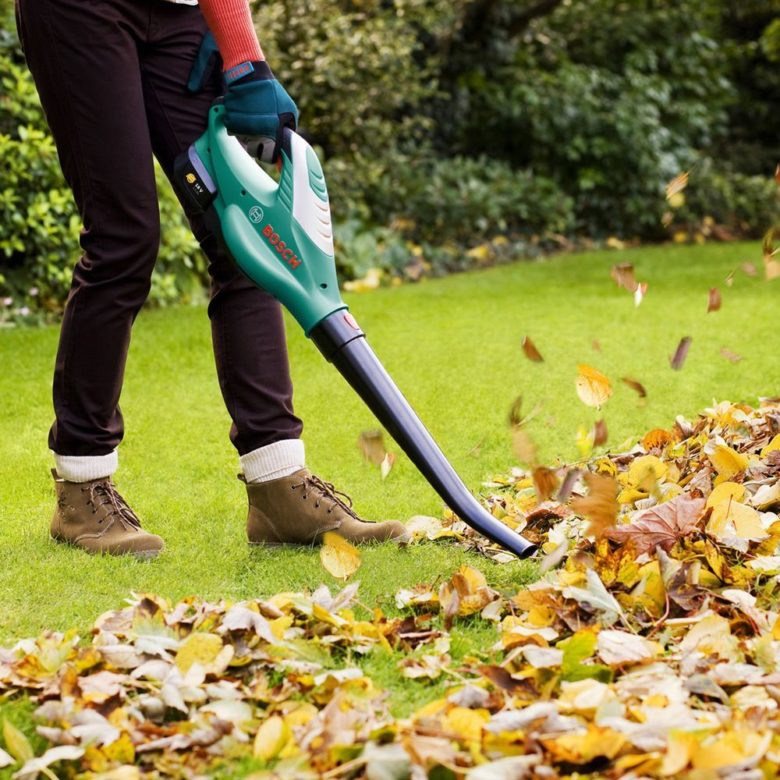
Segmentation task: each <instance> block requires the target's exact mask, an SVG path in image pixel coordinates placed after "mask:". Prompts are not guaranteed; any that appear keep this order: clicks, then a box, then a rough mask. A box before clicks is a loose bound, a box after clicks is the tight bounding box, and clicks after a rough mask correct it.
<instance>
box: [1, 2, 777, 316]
mask: <svg viewBox="0 0 780 780" xmlns="http://www.w3.org/2000/svg"><path fill="white" fill-rule="evenodd" d="M0 7H1V8H3V18H4V20H5V21H4V25H3V32H2V38H0V84H1V86H0V151H2V156H3V160H4V165H3V169H2V171H0V192H2V195H3V202H2V206H0V223H1V224H2V231H1V232H0V296H2V297H1V298H0V301H2V303H3V304H4V306H0V312H2V311H5V312H6V314H5V318H6V319H9V318H10V319H13V318H16V319H19V318H35V317H37V316H40V313H41V312H57V311H58V310H59V308H60V307H61V305H62V301H63V299H64V296H65V294H66V292H67V283H68V278H69V272H70V267H71V266H72V264H73V263H74V262H75V259H76V257H77V252H78V247H77V244H76V240H77V232H78V217H77V215H76V214H75V213H74V210H73V207H72V205H71V203H70V197H69V194H68V192H67V189H66V187H65V185H64V183H63V182H62V179H61V175H60V173H59V168H58V166H57V162H56V154H55V152H54V149H53V146H52V143H51V140H50V138H49V137H48V134H47V131H46V125H45V121H44V120H43V117H42V116H41V113H40V109H39V107H38V104H37V98H36V96H35V90H34V87H33V85H32V82H31V79H30V77H29V75H28V74H27V72H26V70H25V68H24V63H23V56H22V53H21V52H20V50H19V48H18V43H17V41H16V37H15V34H14V32H13V9H12V5H11V4H10V2H9V0H0ZM254 10H255V15H256V21H257V28H258V32H259V34H260V38H261V41H262V43H263V46H264V48H265V49H266V52H267V55H268V57H269V60H270V62H271V64H272V66H273V68H274V70H275V72H276V74H277V76H278V77H279V78H280V80H281V81H282V82H283V83H284V84H285V86H286V87H287V89H288V90H289V92H290V93H291V94H292V95H293V96H294V97H295V99H296V100H297V102H298V104H299V107H300V109H301V113H302V130H303V132H304V133H305V134H306V135H307V136H308V138H309V140H310V141H311V142H312V143H314V144H315V145H316V146H317V147H318V149H319V151H320V152H321V154H322V156H323V158H324V165H325V169H326V173H327V176H328V183H329V189H330V193H331V201H332V206H333V210H334V216H335V219H336V222H337V237H338V239H339V263H340V271H341V273H342V276H343V277H344V278H345V279H356V278H361V277H364V276H365V275H366V274H367V273H368V274H369V276H370V278H371V279H373V282H372V283H375V282H376V280H377V279H378V278H379V275H380V274H379V272H381V273H382V274H384V275H385V276H387V277H391V276H394V275H395V276H401V277H407V278H412V279H414V278H417V277H418V276H419V275H421V274H424V273H445V272H448V271H452V270H458V269H462V268H467V267H470V266H472V265H475V264H480V263H487V262H497V261H500V260H502V259H509V258H515V257H522V256H533V255H535V254H538V253H539V252H544V251H549V250H552V249H556V248H569V247H573V246H578V245H587V244H590V243H593V242H603V241H610V240H611V241H612V242H615V241H620V240H623V241H626V240H628V241H634V240H640V241H660V240H668V239H674V240H677V241H685V240H691V241H704V240H728V239H730V238H736V237H756V236H759V235H760V234H761V233H762V232H763V231H765V230H766V229H767V228H769V227H771V226H772V225H773V224H774V223H775V222H776V221H777V217H778V195H777V192H778V188H777V185H776V183H775V179H774V172H775V167H776V165H777V163H778V161H780V116H779V115H778V106H779V105H780V67H779V66H780V0H446V1H445V0H295V1H293V0H274V1H273V2H271V1H268V0H266V1H264V2H258V3H255V4H254ZM683 172H689V175H690V181H689V185H688V187H687V189H686V190H685V191H684V192H683V193H680V194H679V195H678V196H676V197H675V198H674V199H672V201H671V202H670V201H669V200H668V199H667V198H666V197H665V186H666V184H667V183H668V182H669V181H670V180H671V179H672V178H674V177H675V176H677V175H678V174H680V173H683ZM161 208H162V210H163V220H164V221H163V224H164V225H165V228H166V230H165V237H164V244H163V247H162V251H161V257H160V262H159V264H158V270H157V274H156V278H155V284H154V288H153V292H152V302H153V303H157V304H164V303H168V302H172V301H178V300H192V299H197V298H198V297H199V295H200V294H201V293H200V291H201V290H202V284H203V282H204V273H205V270H204V269H205V266H204V263H203V260H202V259H201V258H200V257H199V256H198V254H197V251H196V248H195V246H194V242H193V241H192V240H191V238H190V237H189V236H188V232H187V229H186V227H185V225H184V222H183V220H182V219H181V217H180V215H179V214H178V207H177V204H176V203H175V199H174V198H173V195H172V194H171V193H170V190H169V189H168V188H167V185H165V184H164V183H163V182H161ZM372 269H374V270H373V272H372ZM372 273H373V276H371V274H372ZM31 291H32V292H31ZM20 312H21V313H20ZM3 316H4V315H3V314H2V313H0V319H2V318H3Z"/></svg>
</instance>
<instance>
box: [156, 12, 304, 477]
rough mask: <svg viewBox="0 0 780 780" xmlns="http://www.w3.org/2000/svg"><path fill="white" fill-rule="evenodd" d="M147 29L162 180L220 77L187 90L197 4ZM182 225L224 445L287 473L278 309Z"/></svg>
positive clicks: (198, 29)
mask: <svg viewBox="0 0 780 780" xmlns="http://www.w3.org/2000/svg"><path fill="white" fill-rule="evenodd" d="M151 29H152V33H153V34H152V37H151V39H150V41H149V45H148V46H147V47H146V48H145V49H143V50H142V56H141V69H142V73H143V88H144V97H145V103H146V110H147V115H148V119H149V129H150V134H151V138H152V145H153V148H154V153H155V155H156V157H157V159H158V160H159V161H160V165H161V166H162V168H163V170H164V171H165V172H166V174H167V175H168V176H169V177H170V176H171V175H172V169H173V163H174V160H175V159H176V157H177V156H178V155H179V154H180V153H181V152H183V151H184V150H186V149H187V147H188V146H189V145H190V144H191V143H192V142H193V141H195V140H196V139H197V138H198V137H199V136H200V135H201V134H202V133H203V131H204V130H205V129H206V122H207V116H208V110H209V107H210V106H211V104H212V102H213V101H214V99H215V98H217V97H218V96H219V94H220V92H221V77H220V73H219V71H218V70H216V71H215V72H214V74H213V78H211V79H209V80H208V81H207V83H206V84H205V85H204V89H203V91H202V92H200V93H198V94H192V93H190V92H189V91H188V90H187V87H186V85H187V80H188V78H189V74H190V70H191V68H192V65H193V63H194V60H195V56H196V54H197V52H198V48H199V46H200V43H201V40H202V38H203V35H204V33H205V32H206V24H205V21H204V19H203V16H202V15H201V13H200V11H199V9H198V8H197V7H189V6H182V5H174V4H171V3H158V4H157V6H156V7H155V8H154V11H153V25H152V28H151ZM190 223H191V225H192V229H193V232H194V233H195V236H196V237H197V239H198V240H199V241H200V243H201V246H202V247H203V250H204V252H205V253H206V256H207V257H208V259H209V262H210V265H209V272H210V274H211V277H212V293H211V301H210V303H209V317H210V319H211V327H212V337H213V343H214V355H215V358H216V364H217V373H218V377H219V384H220V387H221V389H222V394H223V397H224V399H225V404H226V406H227V409H228V412H229V413H230V416H231V418H232V421H233V425H232V428H231V433H230V437H231V440H232V441H233V444H234V445H235V447H236V449H237V450H238V453H239V455H240V456H242V465H243V467H244V470H245V472H247V471H248V472H251V471H252V468H253V467H257V469H256V470H257V471H258V472H260V471H262V472H263V474H264V475H268V473H269V470H270V472H271V475H274V474H273V472H274V470H276V471H278V472H279V473H278V474H275V475H276V476H281V474H282V473H284V472H286V473H291V471H294V470H295V469H297V468H300V467H301V466H303V462H304V454H303V444H302V442H301V441H300V435H301V430H302V424H301V421H300V420H299V419H298V418H297V417H296V416H295V414H294V412H293V405H292V382H291V380H290V369H289V364H288V359H287V344H286V340H285V334H284V323H283V320H282V312H281V307H280V306H279V303H278V302H277V301H276V300H274V299H273V298H272V297H271V296H270V295H268V294H267V293H266V292H264V291H262V290H260V289H258V288H257V287H256V286H255V285H253V284H252V283H251V282H250V281H249V280H248V279H246V277H244V276H243V274H241V273H240V272H239V271H238V270H237V269H236V267H235V266H234V265H233V263H232V260H231V259H230V258H229V257H228V256H227V255H226V254H225V252H224V251H223V250H222V248H221V247H220V245H219V242H218V241H217V240H216V239H215V237H214V236H212V235H211V234H210V232H209V231H208V229H207V227H206V225H205V223H204V221H203V220H202V219H201V218H200V217H198V216H194V215H192V214H190Z"/></svg>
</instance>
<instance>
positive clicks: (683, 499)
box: [606, 493, 706, 555]
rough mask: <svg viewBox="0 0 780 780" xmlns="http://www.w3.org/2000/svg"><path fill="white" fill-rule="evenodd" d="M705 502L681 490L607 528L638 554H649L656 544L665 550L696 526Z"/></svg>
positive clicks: (616, 539) (617, 539)
mask: <svg viewBox="0 0 780 780" xmlns="http://www.w3.org/2000/svg"><path fill="white" fill-rule="evenodd" d="M705 505H706V502H705V500H704V499H703V498H691V497H690V496H689V495H687V494H686V493H683V494H682V495H680V496H677V497H676V498H673V499H671V500H670V501H666V502H665V503H663V504H659V505H658V506H654V507H653V508H652V509H648V510H647V511H646V512H643V513H642V514H640V515H639V516H638V517H636V519H634V520H633V521H632V522H631V523H629V524H628V525H624V526H619V527H618V528H612V529H610V530H608V531H607V534H606V535H607V536H608V537H609V538H610V539H612V540H614V541H616V542H623V543H625V542H630V543H631V544H632V545H633V546H634V548H635V549H636V551H637V554H638V555H642V554H643V553H650V552H653V550H655V548H656V547H661V548H662V549H663V550H665V551H666V552H669V550H671V549H672V547H674V545H675V544H676V543H677V542H678V541H679V540H680V539H682V538H683V537H685V536H690V535H691V534H692V533H694V532H695V531H696V529H697V528H698V526H699V524H700V521H701V520H702V516H703V513H704V508H705Z"/></svg>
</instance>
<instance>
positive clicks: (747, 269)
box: [740, 260, 758, 276]
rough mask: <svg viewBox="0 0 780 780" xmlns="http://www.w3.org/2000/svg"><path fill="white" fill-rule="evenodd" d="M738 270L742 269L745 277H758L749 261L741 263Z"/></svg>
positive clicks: (753, 265) (753, 264)
mask: <svg viewBox="0 0 780 780" xmlns="http://www.w3.org/2000/svg"><path fill="white" fill-rule="evenodd" d="M740 268H741V269H742V273H744V274H745V276H758V271H757V270H756V266H755V263H751V262H750V260H746V261H745V262H744V263H742V265H740Z"/></svg>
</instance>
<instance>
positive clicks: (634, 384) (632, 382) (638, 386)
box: [620, 376, 647, 398]
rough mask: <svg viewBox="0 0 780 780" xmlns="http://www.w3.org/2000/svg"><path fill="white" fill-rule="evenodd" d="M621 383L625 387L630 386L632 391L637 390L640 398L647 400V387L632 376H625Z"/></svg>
mask: <svg viewBox="0 0 780 780" xmlns="http://www.w3.org/2000/svg"><path fill="white" fill-rule="evenodd" d="M620 381H621V382H622V383H623V384H624V385H628V386H629V387H630V388H631V389H632V390H635V391H636V392H637V393H638V394H639V397H640V398H647V390H645V386H644V385H643V384H642V383H641V382H639V381H637V380H636V379H632V378H631V377H630V376H624V377H623V378H622V379H621V380H620Z"/></svg>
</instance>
